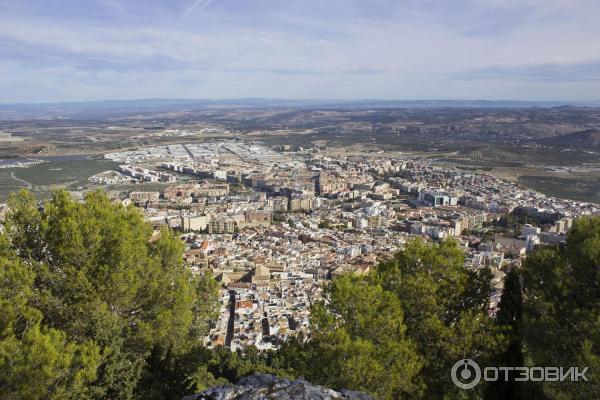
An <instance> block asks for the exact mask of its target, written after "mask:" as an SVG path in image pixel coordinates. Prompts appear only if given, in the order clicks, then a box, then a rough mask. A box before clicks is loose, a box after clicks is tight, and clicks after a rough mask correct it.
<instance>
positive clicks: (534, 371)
mask: <svg viewBox="0 0 600 400" xmlns="http://www.w3.org/2000/svg"><path fill="white" fill-rule="evenodd" d="M587 371H588V367H585V368H583V370H580V369H579V368H578V367H568V368H565V367H485V368H484V369H483V373H482V370H481V368H480V367H479V364H477V363H476V362H475V361H473V360H471V359H470V358H464V359H462V360H458V361H457V362H455V363H454V365H453V366H452V370H451V371H450V376H451V377H452V382H453V383H454V385H456V387H458V388H460V389H465V390H468V389H473V388H474V387H475V386H477V385H478V384H479V382H480V381H481V379H482V378H483V380H484V381H485V382H495V381H501V380H503V381H505V382H508V381H513V380H514V381H516V382H526V381H531V382H563V381H571V382H579V381H585V382H587V381H589V379H588V377H587V376H586V375H585V374H586V372H587Z"/></svg>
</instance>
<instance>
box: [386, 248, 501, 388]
mask: <svg viewBox="0 0 600 400" xmlns="http://www.w3.org/2000/svg"><path fill="white" fill-rule="evenodd" d="M376 279H377V280H378V281H379V282H381V285H382V287H383V288H384V289H385V290H387V291H390V292H391V293H394V294H395V295H396V296H397V298H398V299H399V300H400V303H401V304H402V306H403V308H404V310H405V311H404V314H405V323H406V326H407V331H406V333H407V336H408V337H409V338H411V339H412V340H413V341H414V342H415V343H416V344H417V348H418V351H419V354H421V355H422V357H423V359H424V366H423V369H422V371H421V374H420V376H421V377H422V379H423V381H424V382H425V385H426V388H427V389H426V393H425V397H426V398H443V397H446V398H457V397H459V396H461V395H465V393H464V392H460V391H459V390H458V389H457V388H456V387H455V386H454V385H453V384H452V381H451V380H450V379H449V371H450V370H451V368H452V365H453V364H454V363H455V362H456V361H458V360H460V359H462V358H471V359H474V360H475V361H477V362H478V363H479V364H480V365H488V364H489V361H490V360H491V358H492V357H493V355H494V354H496V352H498V351H501V350H502V348H503V346H504V344H505V343H504V342H505V339H504V336H503V335H502V332H501V330H500V329H499V328H498V327H497V326H496V325H495V324H494V321H493V319H492V318H490V317H489V316H488V312H487V310H488V306H489V297H490V280H491V273H490V271H489V269H487V268H485V269H481V270H479V271H470V270H467V269H466V268H465V267H464V254H463V252H462V251H461V250H460V249H459V248H458V247H457V246H456V243H455V242H452V241H444V242H441V243H439V244H431V245H427V244H425V243H423V242H422V241H420V240H415V241H412V242H410V243H408V244H407V245H406V248H405V249H404V250H403V251H401V252H399V253H398V254H396V255H395V256H394V258H393V259H392V260H390V261H387V262H384V263H381V264H380V265H379V267H378V269H377V274H376ZM477 393H479V392H477ZM477 393H476V394H475V395H477ZM479 394H480V393H479Z"/></svg>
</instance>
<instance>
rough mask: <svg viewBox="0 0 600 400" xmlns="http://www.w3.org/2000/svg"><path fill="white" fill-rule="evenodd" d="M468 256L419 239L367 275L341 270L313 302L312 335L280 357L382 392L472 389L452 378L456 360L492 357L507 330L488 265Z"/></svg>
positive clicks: (331, 379)
mask: <svg viewBox="0 0 600 400" xmlns="http://www.w3.org/2000/svg"><path fill="white" fill-rule="evenodd" d="M463 257H464V256H463V253H462V251H461V250H460V249H459V248H458V247H457V246H456V244H455V243H453V242H442V243H440V244H434V245H426V244H424V243H422V242H421V241H414V242H411V243H409V244H408V245H407V246H406V249H405V250H404V251H401V252H400V253H398V254H397V255H396V256H395V257H394V258H393V259H392V260H390V261H388V262H384V263H382V264H380V265H379V267H378V268H377V270H376V272H375V273H374V274H372V275H370V276H368V277H366V278H356V277H348V276H345V277H341V278H337V279H336V280H334V281H333V283H332V284H331V285H330V286H329V287H328V288H327V289H326V291H325V301H324V302H322V303H319V304H317V305H315V306H314V307H313V308H312V310H311V331H312V336H311V338H310V340H308V341H306V342H305V343H301V341H299V342H296V343H290V344H287V345H286V346H284V348H283V349H282V351H281V352H280V354H279V355H278V356H279V357H281V359H282V361H279V365H280V366H281V367H282V368H284V369H287V370H288V371H292V373H293V374H296V375H298V374H299V375H302V376H304V377H306V378H308V379H309V380H313V381H315V382H317V383H321V384H324V385H328V386H331V387H334V388H351V389H354V390H362V391H366V392H369V393H372V394H374V395H376V396H377V397H378V398H394V399H395V398H432V399H434V398H435V399H437V398H443V397H446V398H459V397H460V396H463V395H465V393H464V392H463V393H460V392H459V390H458V389H457V388H455V387H454V385H453V384H452V382H451V380H450V376H449V371H450V369H451V367H452V365H453V364H454V363H455V362H456V361H457V360H459V359H461V358H464V357H470V358H475V359H477V360H478V361H480V362H482V363H484V364H485V362H486V361H489V360H490V359H491V357H492V355H493V354H495V352H497V351H498V350H499V349H502V348H503V345H504V337H503V335H502V333H501V329H500V328H499V327H497V326H496V324H495V323H494V321H493V320H492V319H491V318H490V317H488V314H487V309H488V299H489V290H490V289H489V283H490V279H491V274H490V272H489V270H482V271H480V272H478V273H476V272H470V271H467V270H466V269H465V268H464V266H463V262H464V258H463ZM466 395H467V396H474V397H477V396H481V395H482V392H481V391H479V392H471V393H468V394H466Z"/></svg>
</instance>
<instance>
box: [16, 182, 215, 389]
mask: <svg viewBox="0 0 600 400" xmlns="http://www.w3.org/2000/svg"><path fill="white" fill-rule="evenodd" d="M8 205H9V212H8V213H7V217H6V223H5V228H6V233H7V236H8V241H9V243H10V245H9V247H10V248H12V249H13V251H14V253H15V255H16V258H17V259H18V261H19V262H20V263H21V264H22V265H23V267H24V269H25V270H26V271H27V273H28V274H29V275H28V276H30V277H31V296H29V298H28V299H27V304H28V306H30V307H31V308H32V309H34V310H35V311H36V313H37V314H38V315H39V325H40V332H42V333H45V332H48V334H51V333H50V332H54V333H52V334H51V335H52V339H53V340H54V341H55V342H57V343H59V344H60V343H64V346H63V347H65V348H68V345H67V344H68V343H71V342H72V343H75V344H76V345H79V346H84V345H85V344H86V343H93V344H94V345H95V346H97V348H98V349H99V354H100V359H99V360H100V362H99V365H98V368H97V369H95V370H94V375H95V379H94V381H93V382H92V383H91V384H89V385H88V386H89V391H90V393H91V396H93V397H94V398H97V399H102V398H110V399H130V398H133V397H134V396H141V395H142V394H143V392H144V387H140V386H139V385H138V383H139V382H140V379H141V378H142V377H143V376H144V375H145V374H147V373H148V360H149V358H150V357H151V356H152V357H153V359H152V360H153V361H154V362H156V361H157V360H166V359H167V358H168V357H169V356H172V355H176V356H178V355H182V354H185V353H186V352H187V351H189V350H190V349H191V348H192V347H194V346H196V345H197V344H198V341H199V339H200V338H201V337H202V336H203V335H204V334H205V333H206V330H207V326H208V322H209V321H210V320H212V319H213V318H214V317H215V313H216V312H217V309H216V296H217V286H216V283H215V282H214V281H213V280H212V278H211V277H210V276H195V275H192V273H191V272H190V270H189V269H188V268H186V267H185V265H184V264H183V261H182V252H183V244H182V243H181V241H180V240H178V239H177V238H176V237H175V236H174V235H173V234H172V232H170V231H169V230H167V229H164V230H162V231H161V232H160V234H159V235H155V234H154V233H153V231H152V228H151V227H150V226H149V225H148V224H146V223H145V222H144V220H143V218H142V215H141V213H140V212H139V210H137V209H134V208H126V207H122V206H120V205H119V206H115V205H112V204H111V203H110V201H109V199H108V198H107V196H106V195H105V194H104V193H102V192H92V193H89V194H87V195H86V198H85V202H83V203H78V202H76V201H74V200H73V199H72V198H71V197H70V195H69V194H68V193H67V192H64V191H58V192H55V193H54V194H53V197H52V199H51V200H50V201H48V202H46V203H45V204H44V207H43V209H39V208H38V206H37V203H36V201H35V199H34V198H33V196H32V195H31V194H30V193H28V192H26V191H22V192H20V193H18V194H13V195H11V196H10V199H9V202H8ZM55 332H60V333H55ZM76 350H77V348H76V347H75V348H73V351H76ZM80 352H81V351H80ZM92 365H93V364H92ZM182 379H185V377H183V378H182Z"/></svg>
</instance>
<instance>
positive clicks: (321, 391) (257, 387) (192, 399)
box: [182, 374, 373, 400]
mask: <svg viewBox="0 0 600 400" xmlns="http://www.w3.org/2000/svg"><path fill="white" fill-rule="evenodd" d="M255 399H259V400H267V399H269V400H270V399H281V400H284V399H286V400H287V399H291V400H296V399H297V400H301V399H302V400H313V399H315V400H330V399H344V400H346V399H347V400H373V399H372V397H370V396H368V395H366V394H364V393H359V392H353V391H349V390H341V391H339V392H338V391H335V390H331V389H327V388H325V387H323V386H318V385H313V384H311V383H309V382H307V381H305V380H304V379H302V378H300V379H296V380H294V381H290V380H287V379H281V378H278V377H276V376H274V375H267V374H255V375H250V376H247V377H245V378H242V379H241V380H240V381H239V382H238V383H237V385H235V386H233V385H224V386H216V387H213V388H210V389H208V390H205V391H204V392H202V393H198V394H195V395H192V396H186V397H184V398H183V399H182V400H255Z"/></svg>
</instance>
